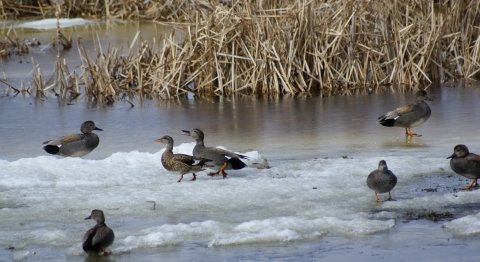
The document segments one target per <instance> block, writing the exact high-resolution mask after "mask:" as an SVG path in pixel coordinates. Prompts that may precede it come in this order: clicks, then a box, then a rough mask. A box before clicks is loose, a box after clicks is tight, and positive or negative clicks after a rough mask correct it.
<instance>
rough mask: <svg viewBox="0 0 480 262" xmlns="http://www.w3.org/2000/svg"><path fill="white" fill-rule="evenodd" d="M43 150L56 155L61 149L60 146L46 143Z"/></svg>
mask: <svg viewBox="0 0 480 262" xmlns="http://www.w3.org/2000/svg"><path fill="white" fill-rule="evenodd" d="M43 150H45V151H47V153H49V154H52V155H55V154H57V153H58V151H60V147H58V146H52V145H46V146H44V147H43Z"/></svg>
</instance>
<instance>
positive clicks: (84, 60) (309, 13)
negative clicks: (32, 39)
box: [0, 0, 480, 102]
mask: <svg viewBox="0 0 480 262" xmlns="http://www.w3.org/2000/svg"><path fill="white" fill-rule="evenodd" d="M14 2H16V1H3V6H2V7H1V8H0V9H1V15H2V17H3V18H4V19H12V18H13V17H20V16H32V15H33V16H38V17H54V16H55V15H57V16H58V17H79V16H81V17H95V18H106V19H110V18H116V19H118V18H121V19H144V20H151V21H154V22H156V23H162V24H168V25H171V26H174V27H175V29H176V31H172V34H171V35H170V37H166V38H164V39H143V38H142V36H141V34H140V32H139V33H138V34H137V35H136V37H135V38H134V39H131V45H130V46H129V47H127V48H122V47H110V48H108V50H102V49H96V50H95V54H94V55H90V54H89V52H87V50H85V48H84V46H83V45H82V41H81V40H80V39H79V41H77V42H76V43H77V44H74V47H75V45H76V47H77V48H78V49H79V54H80V60H81V66H80V67H79V68H80V69H81V73H78V74H77V73H76V72H73V71H70V70H69V69H68V67H67V66H66V62H65V61H57V66H56V72H55V75H53V76H48V77H46V76H43V75H42V74H41V73H39V72H40V70H37V71H36V73H34V79H35V80H34V82H33V84H32V85H30V86H29V87H22V90H26V91H28V92H30V93H39V94H43V93H45V92H55V93H56V94H58V95H61V96H67V95H72V94H73V95H74V96H76V95H78V94H85V95H88V96H92V97H94V98H95V99H98V100H101V101H106V102H113V101H115V100H118V99H122V98H124V97H129V96H140V97H145V96H147V97H161V98H170V97H172V96H182V95H185V94H186V93H187V92H193V93H195V94H199V95H212V94H213V95H229V94H232V93H243V94H292V95H295V94H313V93H316V94H320V95H322V96H330V95H350V94H356V93H365V92H367V90H369V91H371V90H373V91H376V90H378V89H382V88H383V89H385V88H388V87H390V86H395V87H396V88H399V89H402V90H414V89H417V88H421V87H423V86H425V85H428V84H431V83H443V82H447V81H450V80H456V79H476V78H477V77H478V76H479V71H480V59H479V52H480V41H479V40H480V28H479V27H478V26H477V25H478V24H479V23H480V0H476V1H422V0H415V1H395V0H393V1H338V0H337V1H333V0H326V1H295V0H280V1H277V0H265V1H253V2H252V1H201V0H193V1H183V0H178V1H169V2H168V4H160V3H158V2H154V1H142V2H141V3H140V2H138V1H116V0H110V1H82V3H78V1H77V2H75V3H73V1H63V2H62V4H61V5H55V4H53V2H50V1H30V2H31V3H29V1H26V2H24V4H23V5H20V6H18V5H14V4H13V3H14ZM60 27H61V25H60ZM179 31H180V32H182V34H183V37H182V39H183V40H182V41H180V42H178V41H175V40H174V39H175V36H174V34H175V33H174V32H177V34H178V32H179ZM58 39H61V38H60V37H58ZM57 46H58V45H57ZM34 89H35V91H34ZM18 92H21V90H18Z"/></svg>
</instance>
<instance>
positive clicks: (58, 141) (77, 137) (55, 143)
mask: <svg viewBox="0 0 480 262" xmlns="http://www.w3.org/2000/svg"><path fill="white" fill-rule="evenodd" d="M85 138H86V136H85V135H84V134H72V135H68V136H62V137H60V138H58V139H55V140H49V141H45V142H43V144H47V145H52V146H59V145H61V144H64V143H74V142H78V141H82V140H84V139H85Z"/></svg>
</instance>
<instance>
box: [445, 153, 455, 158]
mask: <svg viewBox="0 0 480 262" xmlns="http://www.w3.org/2000/svg"><path fill="white" fill-rule="evenodd" d="M450 158H455V153H454V154H452V155H451V156H449V157H447V159H450Z"/></svg>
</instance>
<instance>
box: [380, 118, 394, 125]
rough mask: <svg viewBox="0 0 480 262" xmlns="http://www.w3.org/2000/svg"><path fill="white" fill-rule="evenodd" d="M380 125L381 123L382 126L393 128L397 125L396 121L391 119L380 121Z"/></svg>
mask: <svg viewBox="0 0 480 262" xmlns="http://www.w3.org/2000/svg"><path fill="white" fill-rule="evenodd" d="M378 123H380V125H382V126H393V125H394V124H395V119H393V118H390V119H385V118H384V119H380V120H379V121H378Z"/></svg>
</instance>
